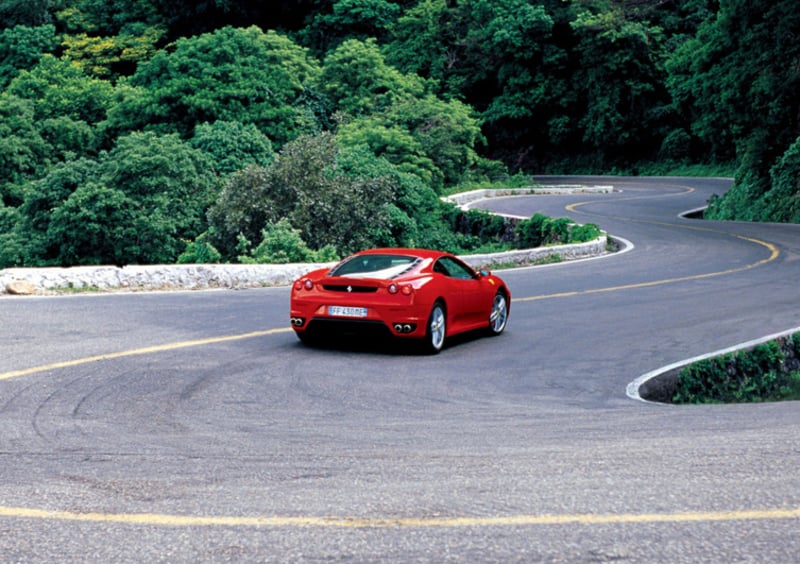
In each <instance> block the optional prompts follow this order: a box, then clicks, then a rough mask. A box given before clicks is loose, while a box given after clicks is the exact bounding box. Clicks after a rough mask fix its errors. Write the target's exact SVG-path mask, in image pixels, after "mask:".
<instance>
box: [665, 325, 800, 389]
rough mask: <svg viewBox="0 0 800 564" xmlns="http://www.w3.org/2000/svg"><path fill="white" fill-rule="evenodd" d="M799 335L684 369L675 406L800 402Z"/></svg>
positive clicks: (701, 362)
mask: <svg viewBox="0 0 800 564" xmlns="http://www.w3.org/2000/svg"><path fill="white" fill-rule="evenodd" d="M798 352H800V333H796V334H794V335H792V336H790V337H788V338H786V339H779V340H778V341H770V342H768V343H764V344H762V345H758V346H756V347H755V348H753V349H752V350H750V351H739V352H736V353H729V354H726V355H722V356H720V357H715V358H709V359H706V360H702V361H699V362H696V363H694V364H692V365H690V366H687V367H686V368H684V369H683V370H681V372H680V374H679V385H678V392H677V393H676V395H675V397H674V398H673V401H674V402H675V403H735V402H759V401H777V400H782V399H800V370H798V368H800V355H798Z"/></svg>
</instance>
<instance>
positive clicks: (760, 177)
mask: <svg viewBox="0 0 800 564" xmlns="http://www.w3.org/2000/svg"><path fill="white" fill-rule="evenodd" d="M799 87H800V11H799V10H797V4H796V2H795V0H771V1H767V0H749V1H745V0H618V1H612V0H394V1H392V0H330V1H323V0H293V1H290V0H283V1H266V0H261V1H259V0H197V1H190V0H0V268H2V267H7V266H41V265H75V264H98V263H113V264H130V263H140V264H141V263H171V262H175V261H220V260H222V261H258V260H270V259H275V258H276V257H282V258H285V259H298V260H313V259H317V258H331V257H334V256H337V255H342V254H344V253H347V252H350V251H353V250H356V249H358V248H360V247H365V246H373V245H420V246H431V247H439V248H445V249H451V250H463V249H469V248H473V247H475V246H477V245H479V244H480V238H479V237H476V236H475V233H474V232H470V230H469V229H467V230H466V231H465V230H464V229H460V230H459V229H458V228H457V227H458V225H457V224H458V223H459V222H461V223H462V224H463V221H464V219H463V218H459V217H458V214H456V213H455V212H454V210H453V209H452V208H451V207H449V206H447V205H445V204H443V203H442V202H441V201H440V199H439V196H440V195H441V194H442V193H443V191H445V190H448V189H452V188H453V187H456V186H469V185H475V184H477V183H481V182H491V181H496V180H497V179H500V178H504V179H506V181H507V182H512V183H513V182H514V181H515V179H522V178H524V175H526V174H532V173H590V172H591V173H606V174H608V173H611V174H613V173H628V174H637V173H640V174H643V173H653V172H668V171H672V170H681V168H682V167H684V168H686V167H689V166H690V165H694V166H697V165H699V166H700V167H701V170H702V167H706V170H711V169H713V168H714V167H717V170H719V169H726V168H727V169H728V170H735V171H736V181H735V185H734V187H733V188H732V189H731V190H730V191H729V192H728V193H727V194H725V195H723V196H721V197H715V198H713V199H712V201H711V202H710V207H709V210H708V212H707V214H708V215H709V216H710V217H714V218H721V219H743V220H769V221H790V222H800V193H799V191H798V185H799V183H800V180H799V179H800V88H799ZM519 181H521V180H519ZM461 227H463V225H462V226H461Z"/></svg>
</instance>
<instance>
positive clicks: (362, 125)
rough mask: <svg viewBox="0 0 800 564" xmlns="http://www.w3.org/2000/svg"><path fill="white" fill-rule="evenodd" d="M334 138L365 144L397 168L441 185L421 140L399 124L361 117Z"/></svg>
mask: <svg viewBox="0 0 800 564" xmlns="http://www.w3.org/2000/svg"><path fill="white" fill-rule="evenodd" d="M337 138H338V140H339V143H340V144H341V145H343V146H350V147H358V146H365V147H368V148H369V150H370V151H371V152H372V153H373V154H374V155H375V156H377V157H381V158H384V159H386V160H387V161H389V162H390V163H392V164H394V165H396V166H397V167H398V169H399V170H401V171H403V172H407V173H409V174H414V175H416V176H418V177H419V178H421V179H422V181H423V182H425V183H427V184H430V185H431V186H434V188H436V189H440V187H441V184H442V174H441V171H440V170H439V169H438V168H437V167H436V165H435V164H434V162H433V160H432V159H431V158H430V157H428V155H427V154H426V153H425V147H423V145H422V143H421V142H420V141H418V140H417V139H415V138H414V135H412V134H411V132H409V131H408V130H407V129H406V128H404V127H402V126H401V125H396V124H391V125H387V124H386V123H385V120H384V119H383V118H381V117H364V118H360V119H355V120H352V121H350V122H348V123H347V124H344V125H342V126H341V127H339V131H338V132H337Z"/></svg>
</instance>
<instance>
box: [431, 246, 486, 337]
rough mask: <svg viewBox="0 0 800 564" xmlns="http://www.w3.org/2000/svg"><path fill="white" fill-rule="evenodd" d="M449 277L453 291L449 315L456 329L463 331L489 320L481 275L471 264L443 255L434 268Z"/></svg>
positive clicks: (449, 283) (450, 296) (449, 285)
mask: <svg viewBox="0 0 800 564" xmlns="http://www.w3.org/2000/svg"><path fill="white" fill-rule="evenodd" d="M433 270H434V272H438V273H440V274H442V275H444V276H445V277H446V278H447V282H448V287H449V288H450V290H451V292H450V295H449V296H448V298H449V300H448V301H449V304H450V305H449V310H448V317H449V318H450V323H452V324H453V325H454V327H453V330H454V331H461V330H464V329H469V328H472V327H475V326H480V325H481V324H483V323H485V322H487V320H488V317H487V316H488V314H489V305H488V304H487V303H486V298H485V294H486V291H485V289H484V288H483V284H481V281H480V277H479V276H478V275H477V274H476V273H475V271H474V270H472V269H471V268H470V267H469V266H467V265H466V264H464V263H463V262H461V261H460V260H458V259H456V258H454V257H447V256H445V257H441V258H440V259H439V260H438V261H437V262H436V264H435V265H434V268H433Z"/></svg>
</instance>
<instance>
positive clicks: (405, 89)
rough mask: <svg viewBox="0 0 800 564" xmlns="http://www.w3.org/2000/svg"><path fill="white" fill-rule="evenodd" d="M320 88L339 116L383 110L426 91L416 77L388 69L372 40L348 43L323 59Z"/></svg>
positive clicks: (353, 40)
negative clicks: (336, 109) (336, 108)
mask: <svg viewBox="0 0 800 564" xmlns="http://www.w3.org/2000/svg"><path fill="white" fill-rule="evenodd" d="M321 85H322V90H323V92H324V93H325V94H327V95H328V96H329V97H330V99H331V100H332V101H333V102H334V103H335V104H336V105H337V107H338V109H339V111H340V112H344V113H346V114H350V115H353V116H362V115H365V114H374V113H376V112H380V111H382V110H386V109H387V108H389V107H390V106H391V105H392V104H394V103H395V102H398V101H401V100H407V99H414V98H419V97H421V96H423V95H424V94H425V91H426V85H425V82H424V81H423V80H421V79H420V78H419V77H418V76H417V75H414V74H403V73H401V72H400V71H398V70H397V69H395V68H394V67H392V66H390V65H388V64H387V63H386V60H385V59H384V56H383V54H382V53H381V50H380V48H379V47H378V45H377V43H376V41H375V40H374V39H368V40H366V41H359V40H357V39H349V40H347V41H345V42H344V43H342V45H340V46H339V47H338V48H336V49H335V50H334V51H333V52H332V53H330V54H329V55H328V56H327V57H325V62H324V65H323V69H322V77H321Z"/></svg>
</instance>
